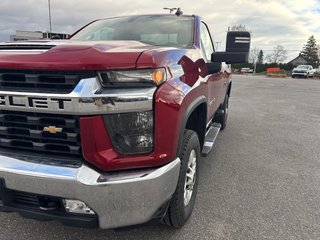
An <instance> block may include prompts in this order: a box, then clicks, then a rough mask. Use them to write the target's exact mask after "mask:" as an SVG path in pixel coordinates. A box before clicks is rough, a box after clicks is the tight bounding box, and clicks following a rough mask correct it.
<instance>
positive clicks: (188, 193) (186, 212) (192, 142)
mask: <svg viewBox="0 0 320 240" xmlns="http://www.w3.org/2000/svg"><path fill="white" fill-rule="evenodd" d="M182 144H183V145H182V150H181V153H180V159H181V167H180V173H179V179H178V184H177V188H176V191H175V192H174V194H173V196H172V198H171V201H170V204H169V207H168V210H167V213H166V215H165V216H164V218H163V219H162V222H163V223H164V224H166V225H168V226H171V227H174V228H181V227H182V226H183V225H184V224H185V223H186V222H187V221H188V219H189V218H190V216H191V213H192V210H193V207H194V204H195V200H196V195H197V190H198V176H199V173H198V172H199V171H198V169H199V167H198V166H197V165H198V160H199V159H200V143H199V139H198V135H197V134H196V132H195V131H192V130H185V132H184V136H183V143H182Z"/></svg>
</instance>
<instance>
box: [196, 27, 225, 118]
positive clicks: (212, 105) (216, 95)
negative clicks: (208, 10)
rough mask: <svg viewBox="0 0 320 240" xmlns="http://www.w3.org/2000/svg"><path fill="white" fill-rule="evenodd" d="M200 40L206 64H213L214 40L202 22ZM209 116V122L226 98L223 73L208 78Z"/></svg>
mask: <svg viewBox="0 0 320 240" xmlns="http://www.w3.org/2000/svg"><path fill="white" fill-rule="evenodd" d="M200 40H201V49H202V53H203V56H204V60H205V62H207V63H209V62H211V54H212V53H213V52H214V51H215V50H214V46H213V43H212V38H211V35H210V32H209V30H208V27H207V25H206V24H205V23H204V22H201V27H200ZM207 83H208V96H207V98H208V116H207V120H209V119H210V118H211V117H212V116H213V114H214V113H215V111H216V110H217V109H218V108H219V105H220V104H221V99H223V98H224V93H225V92H226V90H225V89H224V88H226V87H225V85H224V77H223V74H222V71H220V72H218V73H214V74H211V75H209V76H208V82H207Z"/></svg>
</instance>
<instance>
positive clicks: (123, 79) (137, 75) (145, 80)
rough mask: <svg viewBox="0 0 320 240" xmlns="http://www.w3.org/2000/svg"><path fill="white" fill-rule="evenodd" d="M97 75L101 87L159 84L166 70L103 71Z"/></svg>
mask: <svg viewBox="0 0 320 240" xmlns="http://www.w3.org/2000/svg"><path fill="white" fill-rule="evenodd" d="M98 76H99V80H100V82H101V85H102V86H103V87H110V86H123V85H126V86H141V84H152V85H154V84H156V85H159V84H160V83H162V82H163V81H165V80H166V71H165V69H164V68H156V69H137V70H119V71H103V72H98Z"/></svg>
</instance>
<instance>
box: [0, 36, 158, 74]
mask: <svg viewBox="0 0 320 240" xmlns="http://www.w3.org/2000/svg"><path fill="white" fill-rule="evenodd" d="M155 48H156V47H155V46H152V45H149V44H144V43H141V42H138V41H108V42H102V41H101V42H96V41H72V40H62V41H27V42H18V43H16V42H12V43H2V44H1V43H0V69H45V70H100V69H126V68H135V67H136V63H137V60H138V59H139V56H140V55H141V54H142V53H143V52H144V51H146V50H152V49H155Z"/></svg>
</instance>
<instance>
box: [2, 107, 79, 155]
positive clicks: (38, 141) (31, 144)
mask: <svg viewBox="0 0 320 240" xmlns="http://www.w3.org/2000/svg"><path fill="white" fill-rule="evenodd" d="M50 126H51V128H50ZM45 127H46V128H49V130H47V131H44V128H45ZM60 130H61V132H59V131H60ZM50 131H51V132H50ZM0 147H4V148H10V149H13V150H15V151H18V150H21V151H23V150H27V151H34V152H38V153H45V154H46V155H47V154H55V155H60V156H70V157H72V156H73V157H79V159H82V154H81V143H80V128H79V117H78V116H72V115H58V114H45V113H32V112H17V111H6V110H0Z"/></svg>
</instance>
